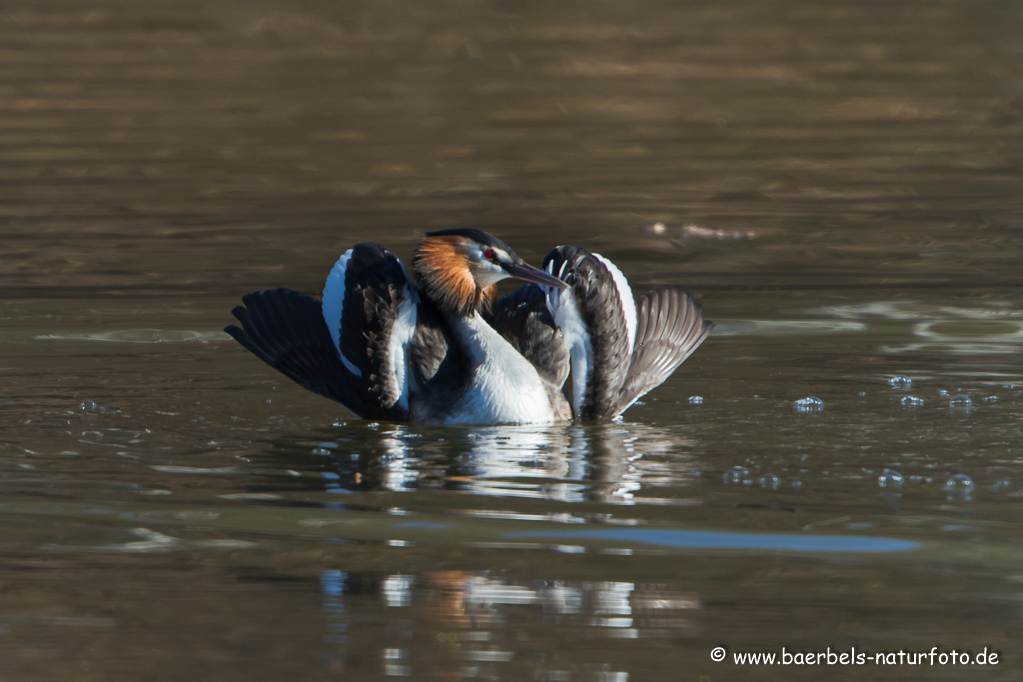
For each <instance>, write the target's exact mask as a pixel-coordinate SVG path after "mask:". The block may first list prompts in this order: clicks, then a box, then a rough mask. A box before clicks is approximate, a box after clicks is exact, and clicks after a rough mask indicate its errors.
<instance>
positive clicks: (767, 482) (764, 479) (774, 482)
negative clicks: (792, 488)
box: [760, 474, 781, 490]
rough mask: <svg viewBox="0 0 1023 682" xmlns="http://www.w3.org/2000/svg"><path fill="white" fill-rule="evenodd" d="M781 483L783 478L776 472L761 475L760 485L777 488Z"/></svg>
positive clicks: (769, 488)
mask: <svg viewBox="0 0 1023 682" xmlns="http://www.w3.org/2000/svg"><path fill="white" fill-rule="evenodd" d="M779 485H781V479H779V478H778V477H777V476H775V475H774V474H764V475H763V476H761V477H760V487H761V488H766V489H767V490H777V489H778V486H779Z"/></svg>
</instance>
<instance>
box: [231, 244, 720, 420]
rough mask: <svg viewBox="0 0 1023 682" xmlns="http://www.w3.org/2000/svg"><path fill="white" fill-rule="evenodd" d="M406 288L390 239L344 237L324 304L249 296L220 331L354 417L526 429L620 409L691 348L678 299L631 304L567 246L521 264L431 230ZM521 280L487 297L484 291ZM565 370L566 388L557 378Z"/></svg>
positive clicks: (685, 306) (590, 259)
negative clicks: (349, 242) (351, 243)
mask: <svg viewBox="0 0 1023 682" xmlns="http://www.w3.org/2000/svg"><path fill="white" fill-rule="evenodd" d="M413 270H414V272H415V274H416V278H417V280H418V283H419V284H418V286H417V285H415V284H413V283H412V281H411V280H410V279H409V277H408V275H407V274H406V272H405V268H404V266H403V265H402V264H401V262H400V261H399V260H398V258H397V257H396V256H395V255H394V254H393V253H391V252H390V251H389V250H388V249H387V248H385V247H383V246H381V245H379V244H372V243H363V244H357V245H355V247H353V248H352V249H349V250H348V251H346V252H345V253H344V255H342V256H341V258H340V259H339V260H338V261H337V263H336V264H335V265H334V268H333V270H332V271H331V273H330V275H329V276H328V278H327V283H326V286H325V287H324V289H323V302H322V303H321V302H320V301H317V300H316V299H313V298H310V297H309V296H305V295H303V294H300V293H298V292H295V291H291V290H289V289H273V290H266V291H258V292H254V293H251V294H248V295H246V296H245V297H244V298H243V301H244V303H245V307H242V306H239V307H237V308H235V309H234V315H235V317H237V318H238V320H239V321H240V322H241V328H239V327H235V326H230V327H227V329H226V330H225V331H227V332H228V333H229V334H230V335H231V336H233V337H234V338H235V339H237V340H238V342H239V343H241V344H242V345H243V346H245V347H246V348H248V349H249V350H250V351H252V352H253V353H255V354H256V355H257V356H259V357H260V358H261V359H262V360H264V361H265V362H267V363H268V364H270V365H271V366H273V367H275V368H277V369H278V370H280V371H281V372H283V373H284V374H286V375H287V376H289V377H290V378H292V379H293V380H295V381H296V382H298V383H299V384H301V385H302V386H304V387H306V388H308V389H309V390H312V391H315V392H316V393H319V394H321V395H324V396H327V397H328V398H331V399H333V400H337V401H338V402H340V403H341V404H342V405H344V406H345V407H347V408H348V409H350V410H351V411H353V412H355V413H356V414H357V415H359V416H360V417H364V418H367V419H379V420H390V421H417V422H434V423H444V424H508V423H512V424H515V423H517V424H536V423H549V422H556V421H567V420H569V419H572V418H575V419H578V420H583V421H599V420H605V419H615V418H617V417H619V416H620V415H621V414H622V413H623V412H624V411H625V410H626V409H628V407H629V406H630V405H632V404H633V403H634V402H635V401H636V400H637V399H638V398H639V397H640V396H642V395H643V394H645V393H646V392H647V391H649V390H651V389H652V388H654V387H655V386H658V385H660V384H661V383H662V382H663V381H664V380H665V379H667V378H668V377H669V376H670V375H671V373H672V372H674V371H675V369H676V368H677V367H678V366H679V365H680V364H682V362H683V361H684V360H685V359H686V358H687V357H689V355H690V354H691V353H692V352H693V351H694V350H695V349H696V348H697V347H698V346H699V345H700V344H701V343H702V342H703V340H704V339H705V338H706V337H707V334H708V333H709V332H710V329H711V327H712V325H711V323H709V322H706V321H704V320H703V317H702V313H701V308H700V306H699V305H697V304H696V303H695V302H694V301H693V299H692V297H691V296H689V295H688V294H686V293H684V292H682V291H680V290H678V289H671V288H659V289H656V290H654V291H651V292H650V293H648V294H646V295H644V296H641V297H639V298H638V299H634V298H633V296H632V291H631V290H630V289H629V285H628V282H627V281H626V279H625V277H624V276H623V275H622V273H621V271H619V270H618V268H617V267H615V266H614V265H613V264H612V263H611V262H610V261H608V260H607V259H605V258H603V257H601V256H599V255H597V254H592V253H590V252H588V251H586V250H584V249H580V248H578V247H573V246H559V247H558V248H556V249H554V250H553V251H552V252H551V253H550V254H548V256H547V258H546V260H545V261H544V270H543V271H541V270H538V269H537V268H534V267H532V266H530V265H527V264H526V263H525V262H524V261H523V260H522V259H521V258H519V257H518V256H517V255H515V253H514V252H513V251H512V250H511V249H510V248H509V247H508V246H507V245H506V244H505V243H504V242H502V241H500V240H498V239H495V238H494V237H492V236H490V235H489V234H486V233H485V232H481V231H479V230H467V229H459V230H445V231H442V232H432V233H429V234H428V235H427V236H426V238H425V239H424V240H423V241H422V242H420V243H419V245H418V246H417V247H416V250H415V252H414V254H413ZM509 277H513V278H516V279H520V280H522V281H525V282H528V283H529V284H527V285H526V286H524V287H522V288H520V289H519V290H517V291H515V292H514V293H512V294H509V295H508V296H505V297H504V298H501V299H499V300H496V284H497V282H499V281H500V280H502V279H506V278H509ZM570 372H571V374H572V382H571V388H572V390H571V397H569V396H568V395H567V391H566V390H565V384H566V382H567V379H568V376H569V373H570Z"/></svg>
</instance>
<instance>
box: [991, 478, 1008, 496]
mask: <svg viewBox="0 0 1023 682" xmlns="http://www.w3.org/2000/svg"><path fill="white" fill-rule="evenodd" d="M1008 487H1009V481H1008V480H1007V479H1004V478H1000V479H998V480H997V481H995V482H994V483H992V484H991V492H996V493H997V492H998V491H1000V490H1006V489H1008Z"/></svg>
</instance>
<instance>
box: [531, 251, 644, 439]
mask: <svg viewBox="0 0 1023 682" xmlns="http://www.w3.org/2000/svg"><path fill="white" fill-rule="evenodd" d="M544 269H545V270H546V271H547V272H549V273H551V274H553V275H555V276H556V277H558V278H559V279H561V280H563V281H564V282H566V283H567V284H569V285H570V288H568V289H552V288H546V287H545V293H546V294H547V305H548V308H549V310H550V312H551V314H552V316H553V317H554V321H555V323H556V324H557V326H558V328H560V329H561V331H562V332H563V333H564V335H565V343H566V345H567V346H568V348H569V352H570V354H571V358H572V362H571V364H572V414H573V416H574V417H575V418H576V419H580V420H582V421H600V420H604V419H613V418H614V417H616V416H617V415H618V414H619V412H618V411H616V408H617V403H618V395H619V393H620V391H621V388H622V385H623V384H624V383H625V378H626V376H627V375H628V371H629V363H630V360H631V356H632V349H633V339H634V338H635V330H636V312H635V303H634V301H633V298H632V291H631V290H630V289H629V287H628V282H626V281H625V277H624V276H622V274H621V272H619V271H618V268H616V267H614V265H612V264H611V263H610V261H608V260H606V259H604V258H602V257H600V256H598V255H596V254H592V253H590V252H589V251H587V250H586V249H581V248H579V247H576V246H559V247H557V248H556V249H554V250H553V251H551V252H550V253H549V254H548V255H547V258H546V259H545V260H544Z"/></svg>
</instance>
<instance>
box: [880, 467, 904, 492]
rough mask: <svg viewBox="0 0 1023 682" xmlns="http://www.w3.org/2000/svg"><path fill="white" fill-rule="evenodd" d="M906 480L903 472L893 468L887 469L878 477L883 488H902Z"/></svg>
mask: <svg viewBox="0 0 1023 682" xmlns="http://www.w3.org/2000/svg"><path fill="white" fill-rule="evenodd" d="M904 481H905V479H904V478H903V477H902V474H900V473H899V472H898V471H895V470H893V469H885V470H884V471H882V472H881V475H880V476H878V477H877V484H878V485H879V486H881V487H882V488H901V487H902V483H903V482H904Z"/></svg>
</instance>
